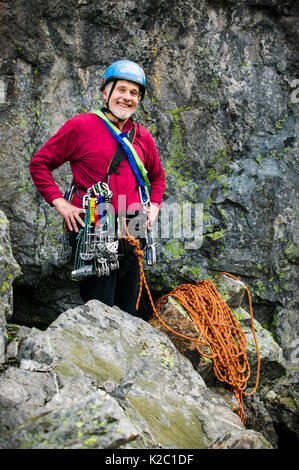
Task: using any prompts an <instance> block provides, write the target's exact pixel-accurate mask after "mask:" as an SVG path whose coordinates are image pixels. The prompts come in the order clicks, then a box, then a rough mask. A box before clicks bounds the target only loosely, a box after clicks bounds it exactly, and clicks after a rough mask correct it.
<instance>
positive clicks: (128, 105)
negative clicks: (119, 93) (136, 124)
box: [118, 102, 131, 109]
mask: <svg viewBox="0 0 299 470" xmlns="http://www.w3.org/2000/svg"><path fill="white" fill-rule="evenodd" d="M118 105H119V106H120V107H121V108H124V109H128V108H131V105H130V104H126V103H121V102H118Z"/></svg>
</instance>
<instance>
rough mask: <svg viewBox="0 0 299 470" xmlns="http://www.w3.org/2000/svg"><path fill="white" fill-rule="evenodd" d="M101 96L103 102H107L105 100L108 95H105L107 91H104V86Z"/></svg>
mask: <svg viewBox="0 0 299 470" xmlns="http://www.w3.org/2000/svg"><path fill="white" fill-rule="evenodd" d="M102 96H103V100H104V101H105V103H107V101H108V95H107V93H106V90H105V88H104V90H103V91H102Z"/></svg>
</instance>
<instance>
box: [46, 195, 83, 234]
mask: <svg viewBox="0 0 299 470" xmlns="http://www.w3.org/2000/svg"><path fill="white" fill-rule="evenodd" d="M52 204H53V206H54V207H55V209H56V210H57V212H58V213H59V214H60V215H61V216H62V217H63V218H64V220H65V222H66V225H67V228H68V229H69V230H70V231H73V230H75V232H78V231H79V229H78V223H79V224H80V225H81V226H82V227H84V226H85V224H84V221H83V219H82V217H81V216H80V214H82V213H83V209H80V208H79V207H76V206H73V205H72V204H70V203H69V202H67V201H66V200H65V199H64V198H63V197H59V198H57V199H54V200H53V201H52Z"/></svg>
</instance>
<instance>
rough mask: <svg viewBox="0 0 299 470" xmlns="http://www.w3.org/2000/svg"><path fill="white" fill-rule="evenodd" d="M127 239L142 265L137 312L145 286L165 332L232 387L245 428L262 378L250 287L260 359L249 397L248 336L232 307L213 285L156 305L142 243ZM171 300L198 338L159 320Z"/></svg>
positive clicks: (178, 291) (188, 287) (181, 291)
mask: <svg viewBox="0 0 299 470" xmlns="http://www.w3.org/2000/svg"><path fill="white" fill-rule="evenodd" d="M126 239H127V240H128V241H129V242H130V243H131V245H133V246H134V247H135V254H136V255H137V257H138V262H139V270H140V285H139V293H138V297H137V302H136V310H138V307H139V302H140V298H141V293H142V289H143V286H144V287H145V288H146V291H147V293H148V296H149V300H150V303H151V306H152V309H153V312H154V314H155V316H156V317H157V318H158V320H159V321H160V322H161V324H162V325H163V326H164V328H166V329H167V330H168V331H170V332H171V333H173V334H175V335H177V336H179V337H181V338H183V339H185V340H189V341H193V342H195V345H196V349H197V351H198V352H199V353H200V354H201V355H202V356H203V357H205V358H206V359H210V360H212V361H213V365H214V373H215V375H216V377H217V379H218V380H220V381H222V382H226V383H227V384H229V385H230V386H231V387H232V391H233V393H234V395H235V397H236V399H237V402H238V405H239V409H238V415H239V417H240V418H241V420H242V422H243V424H244V425H245V424H246V417H245V412H244V403H243V398H244V396H247V397H249V396H251V395H253V394H254V393H255V392H256V390H257V387H258V383H259V374H260V354H259V348H258V344H257V339H256V335H255V329H254V324H253V310H252V301H251V296H250V292H249V289H248V287H247V286H246V285H245V289H246V291H247V295H248V301H249V308H250V319H251V330H252V334H253V338H254V343H255V347H256V351H257V359H258V361H257V373H256V383H255V386H254V388H253V389H252V391H251V392H250V393H246V392H245V389H246V386H247V381H248V379H249V376H250V365H249V362H248V358H247V352H246V336H245V334H244V332H243V330H242V329H241V327H240V325H239V322H238V321H237V319H236V318H235V316H234V315H233V313H232V312H231V310H230V308H229V306H228V305H227V304H226V302H225V301H224V300H223V299H222V298H221V296H220V294H219V292H218V291H217V289H216V287H215V285H214V284H213V283H212V281H210V280H207V281H199V282H197V283H196V284H195V285H193V284H183V285H181V286H179V287H177V288H175V289H174V290H173V291H171V292H170V293H169V294H166V295H164V296H162V297H161V298H160V299H159V300H158V301H157V302H156V305H155V304H154V302H153V299H152V296H151V293H150V290H149V287H148V285H147V282H146V278H145V275H144V271H143V267H142V257H143V251H142V250H141V249H140V246H139V241H138V240H136V239H134V238H133V237H131V236H130V235H129V234H128V233H127V237H126ZM223 275H225V276H229V277H231V278H233V279H235V280H237V281H238V280H239V279H237V278H236V277H234V276H233V275H231V274H229V273H225V272H223V273H220V274H219V276H223ZM169 296H172V297H174V298H175V299H176V300H178V301H179V303H180V304H181V305H182V306H183V307H184V309H185V311H186V313H187V315H188V317H189V319H190V320H191V321H192V322H193V324H194V325H195V327H196V328H197V330H198V337H197V338H194V337H189V336H186V335H183V334H181V333H178V332H177V331H175V330H173V329H172V328H170V327H169V326H168V325H167V324H166V323H165V322H164V321H163V319H162V318H161V317H160V315H159V312H160V311H161V309H162V307H163V305H164V304H165V303H166V302H167V300H168V297H169ZM201 345H204V346H208V347H209V350H210V354H207V353H206V352H204V351H203V350H202V348H201V347H200V346H201Z"/></svg>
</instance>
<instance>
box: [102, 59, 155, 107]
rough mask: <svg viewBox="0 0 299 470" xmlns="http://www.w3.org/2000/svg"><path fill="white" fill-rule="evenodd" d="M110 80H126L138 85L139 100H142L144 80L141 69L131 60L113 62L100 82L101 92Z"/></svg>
mask: <svg viewBox="0 0 299 470" xmlns="http://www.w3.org/2000/svg"><path fill="white" fill-rule="evenodd" d="M112 80H127V81H129V82H134V83H137V84H138V85H140V95H141V100H142V99H143V98H144V94H145V87H146V79H145V74H144V71H143V69H142V68H141V67H140V65H138V64H136V62H132V61H131V60H118V61H117V62H113V64H111V65H110V66H109V67H108V68H107V70H106V71H105V73H104V75H103V77H102V82H101V90H103V88H104V87H105V86H106V85H107V83H108V82H110V81H112Z"/></svg>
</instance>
